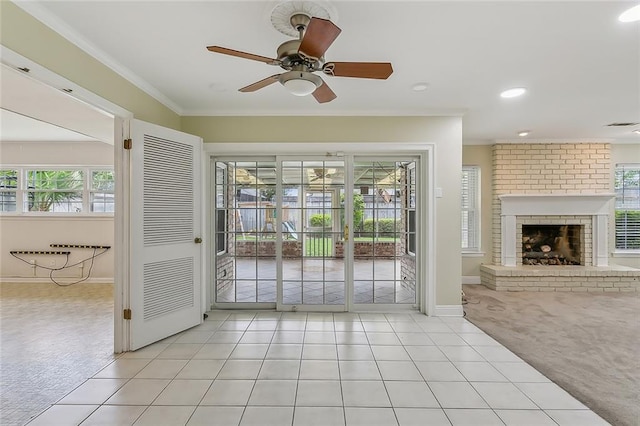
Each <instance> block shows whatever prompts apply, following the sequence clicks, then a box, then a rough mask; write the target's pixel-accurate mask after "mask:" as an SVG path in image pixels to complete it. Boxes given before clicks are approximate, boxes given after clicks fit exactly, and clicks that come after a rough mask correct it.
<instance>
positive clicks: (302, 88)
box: [282, 78, 316, 96]
mask: <svg viewBox="0 0 640 426" xmlns="http://www.w3.org/2000/svg"><path fill="white" fill-rule="evenodd" d="M282 84H283V85H284V87H286V88H287V90H288V91H289V92H290V93H291V94H292V95H295V96H307V95H310V94H312V93H313V92H314V91H315V90H316V85H315V84H313V82H311V81H309V80H304V79H302V78H299V79H291V80H287V81H285V82H284V83H282Z"/></svg>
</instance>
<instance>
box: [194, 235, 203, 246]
mask: <svg viewBox="0 0 640 426" xmlns="http://www.w3.org/2000/svg"><path fill="white" fill-rule="evenodd" d="M193 242H194V243H196V244H200V243H201V242H202V238H200V237H196V238H194V240H193Z"/></svg>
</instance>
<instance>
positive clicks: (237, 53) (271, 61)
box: [207, 46, 280, 65]
mask: <svg viewBox="0 0 640 426" xmlns="http://www.w3.org/2000/svg"><path fill="white" fill-rule="evenodd" d="M207 50H209V51H210V52H215V53H222V54H225V55H230V56H237V57H238V58H244V59H251V60H253V61H260V62H264V63H265V64H269V65H280V61H279V60H277V59H273V58H267V57H266V56H260V55H254V54H253V53H247V52H241V51H239V50H233V49H228V48H226V47H220V46H208V47H207Z"/></svg>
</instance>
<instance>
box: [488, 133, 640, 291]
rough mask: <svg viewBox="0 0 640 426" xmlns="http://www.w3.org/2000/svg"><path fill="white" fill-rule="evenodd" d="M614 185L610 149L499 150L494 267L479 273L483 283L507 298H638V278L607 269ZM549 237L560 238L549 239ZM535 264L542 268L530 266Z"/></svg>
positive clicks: (562, 146) (519, 146) (628, 271)
mask: <svg viewBox="0 0 640 426" xmlns="http://www.w3.org/2000/svg"><path fill="white" fill-rule="evenodd" d="M610 181H611V176H610V145H609V144H600V143H571V144H564V143H563V144H560V143H555V144H496V145H494V147H493V184H492V185H493V265H482V266H481V268H480V273H481V276H480V280H481V283H482V284H484V285H485V286H487V287H489V288H492V289H495V290H509V291H523V290H527V291H637V290H638V288H639V280H640V273H639V272H638V271H637V270H633V269H631V268H625V267H621V266H617V265H609V263H608V262H609V248H608V243H609V222H610V219H609V215H610V213H611V211H612V210H611V208H612V207H611V203H612V200H613V199H614V194H613V193H612V192H611V182H610ZM536 227H538V228H537V231H536V230H535V229H536ZM523 228H524V229H525V232H524V233H523ZM528 228H533V229H534V231H533V232H534V235H533V236H532V235H529V234H527V232H529V231H528V230H527V229H528ZM551 229H556V231H555V232H558V234H556V235H554V236H553V237H550V236H548V235H544V234H545V232H546V231H547V230H549V232H551V231H550V230H551ZM570 230H571V231H570ZM539 238H546V241H544V242H543V243H542V244H538V242H537V241H536V240H537V239H539ZM524 239H526V240H527V241H528V242H526V241H524ZM534 246H537V248H535V249H534ZM534 252H535V253H534ZM536 257H537V258H540V259H541V260H542V261H540V262H532V261H531V260H530V259H531V258H536ZM523 258H524V259H525V260H524V262H523ZM566 259H569V260H568V261H567V260H566Z"/></svg>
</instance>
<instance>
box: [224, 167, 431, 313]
mask: <svg viewBox="0 0 640 426" xmlns="http://www.w3.org/2000/svg"><path fill="white" fill-rule="evenodd" d="M418 167H419V159H418V157H412V156H403V157H398V158H393V157H389V156H385V157H379V156H378V157H363V156H357V155H345V156H342V157H341V158H335V157H326V156H317V155H315V156H314V155H306V156H301V157H293V156H273V157H261V158H247V157H214V158H212V163H211V170H212V171H213V170H215V172H212V173H211V176H212V185H211V188H213V190H212V193H213V194H212V197H211V198H212V204H215V205H214V206H212V207H213V208H212V211H213V212H214V213H213V214H212V228H213V230H214V232H213V234H214V244H213V246H214V247H215V249H214V250H213V262H212V265H213V266H212V270H213V271H214V272H213V274H212V278H213V286H212V294H213V305H214V307H215V308H217V309H224V308H233V309H239V308H240V309H241V308H251V309H277V310H279V311H297V310H303V311H336V312H339V311H362V310H380V309H386V310H389V309H392V310H397V309H415V308H417V304H418V300H419V294H418V293H419V288H418V287H417V286H416V277H417V276H418V275H419V274H418V273H417V268H418V263H417V262H416V261H415V259H416V253H417V251H418V248H419V246H420V244H419V243H420V241H419V239H418V238H417V235H418V233H417V232H416V231H417V229H416V217H417V213H419V211H418V202H417V201H418V200H417V194H418V191H417V187H418V183H419V182H417V181H416V177H417V176H418V175H417V174H416V170H417V168H418Z"/></svg>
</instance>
